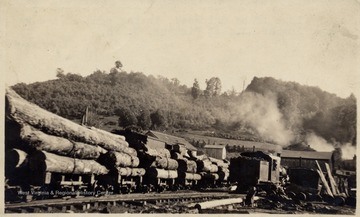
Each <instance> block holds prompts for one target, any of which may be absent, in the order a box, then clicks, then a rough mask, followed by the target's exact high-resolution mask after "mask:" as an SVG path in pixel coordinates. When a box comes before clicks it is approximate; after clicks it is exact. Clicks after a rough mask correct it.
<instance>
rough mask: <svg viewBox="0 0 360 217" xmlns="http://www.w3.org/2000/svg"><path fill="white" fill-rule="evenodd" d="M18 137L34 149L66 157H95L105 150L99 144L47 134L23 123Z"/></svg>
mask: <svg viewBox="0 0 360 217" xmlns="http://www.w3.org/2000/svg"><path fill="white" fill-rule="evenodd" d="M20 138H21V139H22V141H23V142H24V143H25V144H26V145H28V146H30V147H32V148H34V149H37V150H42V151H47V152H51V153H55V154H58V155H62V156H67V157H74V158H81V159H97V158H98V157H99V156H100V154H104V153H106V152H107V151H106V150H105V149H103V148H101V147H100V146H96V145H95V146H93V145H88V144H86V143H83V142H74V141H71V140H68V139H65V138H63V137H59V136H52V135H48V134H46V133H43V132H42V131H40V130H37V129H35V128H33V127H31V126H29V125H27V124H24V126H23V127H22V128H21V131H20Z"/></svg>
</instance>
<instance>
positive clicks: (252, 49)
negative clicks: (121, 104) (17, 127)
mask: <svg viewBox="0 0 360 217" xmlns="http://www.w3.org/2000/svg"><path fill="white" fill-rule="evenodd" d="M32 2H36V3H32V4H30V3H27V1H2V2H1V3H0V4H1V8H2V11H1V14H2V15H0V16H1V17H0V18H1V20H2V21H0V22H1V24H2V26H1V29H4V30H5V31H2V40H4V41H3V42H5V43H3V45H5V49H3V51H2V56H3V57H4V60H5V61H2V62H3V63H5V64H2V72H3V73H4V76H5V78H4V80H5V82H6V84H8V85H12V84H15V83H18V82H25V83H32V82H36V81H45V80H49V79H55V78H56V77H55V76H56V68H58V67H60V68H63V69H64V70H65V72H72V73H78V74H80V75H82V76H87V75H89V74H91V73H93V72H94V71H95V70H96V69H100V70H106V71H107V72H108V71H109V70H110V68H111V67H113V65H114V62H115V61H116V60H120V61H121V62H122V63H123V65H124V70H126V71H128V72H130V71H138V72H143V73H144V74H146V75H149V74H152V75H155V76H157V75H162V76H165V77H168V78H174V77H176V78H178V79H179V80H180V82H181V83H182V84H186V85H188V86H191V85H192V83H193V81H194V78H197V79H198V80H199V82H200V87H201V88H205V79H206V78H210V77H213V76H217V77H219V78H220V79H221V81H222V84H223V90H228V89H231V88H232V87H234V88H235V89H236V90H238V91H240V90H242V87H243V81H245V82H246V84H249V82H250V81H251V79H252V78H253V77H254V76H258V77H264V76H271V77H274V78H277V79H281V80H283V81H296V82H298V83H300V84H304V85H311V86H319V87H320V88H322V89H323V90H326V91H329V92H331V93H335V94H337V95H339V96H341V97H347V96H349V95H350V93H351V92H353V93H355V92H356V91H355V88H356V86H359V85H360V83H359V82H360V79H359V70H360V57H359V41H360V39H359V27H360V13H359V12H360V3H359V2H357V1H356V0H348V1H343V0H334V1H332V0H326V1H322V0H317V1H312V0H298V1H291V0H284V1H276V0H269V1H266V0H262V1H256V0H249V1H240V0H239V1H238V0H228V1H205V0H203V1H200V0H195V1H164V0H161V1H155V0H154V1H150V0H149V1H146V0H143V1H130V0H128V1H125V0H124V1H110V0H108V1H95V0H94V1H74V2H73V1H32ZM24 4H25V5H24Z"/></svg>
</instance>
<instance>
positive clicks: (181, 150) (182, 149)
mask: <svg viewBox="0 0 360 217" xmlns="http://www.w3.org/2000/svg"><path fill="white" fill-rule="evenodd" d="M172 150H173V151H175V152H177V153H179V154H181V155H187V149H186V147H185V146H184V145H180V144H175V145H172Z"/></svg>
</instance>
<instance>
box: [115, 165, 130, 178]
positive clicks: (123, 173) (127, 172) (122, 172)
mask: <svg viewBox="0 0 360 217" xmlns="http://www.w3.org/2000/svg"><path fill="white" fill-rule="evenodd" d="M116 169H117V172H118V174H119V175H120V176H131V172H132V171H131V168H130V167H117V168H116Z"/></svg>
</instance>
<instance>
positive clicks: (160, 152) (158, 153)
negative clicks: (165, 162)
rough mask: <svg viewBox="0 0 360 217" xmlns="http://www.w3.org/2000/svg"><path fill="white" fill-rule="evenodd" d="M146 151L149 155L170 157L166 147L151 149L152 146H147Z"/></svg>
mask: <svg viewBox="0 0 360 217" xmlns="http://www.w3.org/2000/svg"><path fill="white" fill-rule="evenodd" d="M146 153H147V154H148V155H151V156H154V157H164V158H171V154H170V151H169V150H167V149H153V148H150V147H147V151H146Z"/></svg>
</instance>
